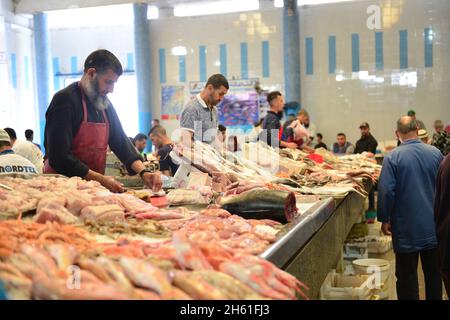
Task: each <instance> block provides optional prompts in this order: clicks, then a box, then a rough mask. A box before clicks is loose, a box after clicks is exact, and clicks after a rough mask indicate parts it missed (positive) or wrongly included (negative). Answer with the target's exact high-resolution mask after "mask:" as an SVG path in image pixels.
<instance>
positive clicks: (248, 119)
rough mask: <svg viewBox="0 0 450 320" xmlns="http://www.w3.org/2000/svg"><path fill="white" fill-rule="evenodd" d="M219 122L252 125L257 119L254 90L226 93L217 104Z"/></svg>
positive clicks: (256, 101) (225, 124) (257, 104)
mask: <svg viewBox="0 0 450 320" xmlns="http://www.w3.org/2000/svg"><path fill="white" fill-rule="evenodd" d="M217 107H218V113H219V123H220V124H222V125H224V126H225V127H228V126H253V124H254V123H256V122H258V120H259V101H258V94H257V93H256V92H251V93H236V94H227V95H226V96H225V98H224V99H223V101H222V102H221V103H220V104H219V105H218V106H217Z"/></svg>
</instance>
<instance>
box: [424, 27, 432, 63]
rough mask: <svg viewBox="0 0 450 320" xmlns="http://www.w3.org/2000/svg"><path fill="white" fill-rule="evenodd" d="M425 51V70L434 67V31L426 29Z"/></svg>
mask: <svg viewBox="0 0 450 320" xmlns="http://www.w3.org/2000/svg"><path fill="white" fill-rule="evenodd" d="M423 41H424V50H425V52H424V53H425V68H431V67H433V30H432V29H431V28H425V29H424V34H423Z"/></svg>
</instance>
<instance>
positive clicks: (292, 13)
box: [283, 0, 301, 105]
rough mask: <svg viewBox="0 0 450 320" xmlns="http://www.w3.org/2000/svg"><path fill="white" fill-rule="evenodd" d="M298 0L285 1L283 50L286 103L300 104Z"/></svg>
mask: <svg viewBox="0 0 450 320" xmlns="http://www.w3.org/2000/svg"><path fill="white" fill-rule="evenodd" d="M298 20H299V17H298V9H297V0H284V8H283V49H284V84H285V91H286V96H285V99H286V102H298V103H299V104H300V105H301V101H300V98H301V95H300V35H299V33H300V31H299V21H298Z"/></svg>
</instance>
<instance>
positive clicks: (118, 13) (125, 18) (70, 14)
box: [47, 4, 134, 29]
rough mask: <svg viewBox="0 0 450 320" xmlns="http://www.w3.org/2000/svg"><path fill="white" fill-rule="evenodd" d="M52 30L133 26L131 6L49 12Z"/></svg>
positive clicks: (49, 23) (49, 22) (122, 5)
mask: <svg viewBox="0 0 450 320" xmlns="http://www.w3.org/2000/svg"><path fill="white" fill-rule="evenodd" d="M47 15H48V25H49V28H51V29H58V28H65V29H66V28H83V27H98V26H115V25H131V24H133V19H134V17H133V7H132V5H130V4H121V5H111V6H101V7H91V8H79V9H66V10H54V11H48V12H47Z"/></svg>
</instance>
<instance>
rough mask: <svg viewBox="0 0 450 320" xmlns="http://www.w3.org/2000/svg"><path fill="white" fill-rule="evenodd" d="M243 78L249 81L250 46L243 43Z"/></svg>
mask: <svg viewBox="0 0 450 320" xmlns="http://www.w3.org/2000/svg"><path fill="white" fill-rule="evenodd" d="M241 78H242V79H248V45H247V42H241Z"/></svg>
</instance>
